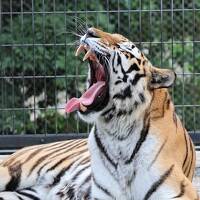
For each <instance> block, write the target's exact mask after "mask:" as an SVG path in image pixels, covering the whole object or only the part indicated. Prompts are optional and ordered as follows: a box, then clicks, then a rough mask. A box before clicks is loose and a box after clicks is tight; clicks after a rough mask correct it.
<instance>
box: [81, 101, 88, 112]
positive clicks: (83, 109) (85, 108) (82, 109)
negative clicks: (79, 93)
mask: <svg viewBox="0 0 200 200" xmlns="http://www.w3.org/2000/svg"><path fill="white" fill-rule="evenodd" d="M80 110H81V111H82V112H85V111H86V110H87V107H85V106H84V105H83V104H82V103H80Z"/></svg>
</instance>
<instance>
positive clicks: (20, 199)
mask: <svg viewBox="0 0 200 200" xmlns="http://www.w3.org/2000/svg"><path fill="white" fill-rule="evenodd" d="M16 195H17V194H16ZM17 198H18V199H19V200H24V199H22V198H21V197H20V196H19V195H17ZM0 200H1V199H0Z"/></svg>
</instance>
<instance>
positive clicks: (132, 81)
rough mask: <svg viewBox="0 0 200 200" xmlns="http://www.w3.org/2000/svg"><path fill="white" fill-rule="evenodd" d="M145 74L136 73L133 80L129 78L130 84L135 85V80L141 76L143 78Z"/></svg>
mask: <svg viewBox="0 0 200 200" xmlns="http://www.w3.org/2000/svg"><path fill="white" fill-rule="evenodd" d="M145 76H146V75H145V74H136V75H135V78H134V79H133V80H131V84H132V85H136V84H137V82H138V81H139V80H140V79H141V78H143V77H145Z"/></svg>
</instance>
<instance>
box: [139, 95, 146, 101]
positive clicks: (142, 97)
mask: <svg viewBox="0 0 200 200" xmlns="http://www.w3.org/2000/svg"><path fill="white" fill-rule="evenodd" d="M139 98H140V101H141V102H142V103H144V102H145V97H144V94H142V93H139Z"/></svg>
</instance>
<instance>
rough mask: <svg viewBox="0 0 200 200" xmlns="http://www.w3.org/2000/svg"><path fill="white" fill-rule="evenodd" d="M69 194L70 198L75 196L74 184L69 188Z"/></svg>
mask: <svg viewBox="0 0 200 200" xmlns="http://www.w3.org/2000/svg"><path fill="white" fill-rule="evenodd" d="M67 196H68V198H69V199H74V198H75V191H74V188H73V187H72V186H71V187H69V188H68V190H67Z"/></svg>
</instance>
